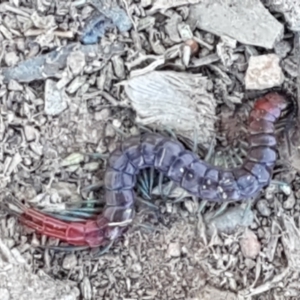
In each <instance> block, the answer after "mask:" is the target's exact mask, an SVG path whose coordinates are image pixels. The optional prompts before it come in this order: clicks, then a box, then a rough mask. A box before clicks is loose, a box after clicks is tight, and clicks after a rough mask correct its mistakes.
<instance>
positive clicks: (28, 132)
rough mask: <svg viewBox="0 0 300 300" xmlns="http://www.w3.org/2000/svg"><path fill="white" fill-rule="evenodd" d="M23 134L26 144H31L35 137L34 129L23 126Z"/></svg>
mask: <svg viewBox="0 0 300 300" xmlns="http://www.w3.org/2000/svg"><path fill="white" fill-rule="evenodd" d="M24 134H25V138H26V141H27V142H32V141H34V140H35V138H36V136H37V132H36V129H35V128H34V127H33V126H29V125H26V126H24Z"/></svg>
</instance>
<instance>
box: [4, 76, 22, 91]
mask: <svg viewBox="0 0 300 300" xmlns="http://www.w3.org/2000/svg"><path fill="white" fill-rule="evenodd" d="M7 88H8V90H9V91H23V86H22V85H21V84H19V83H18V82H17V81H15V80H13V79H12V80H10V81H9V83H8V87H7Z"/></svg>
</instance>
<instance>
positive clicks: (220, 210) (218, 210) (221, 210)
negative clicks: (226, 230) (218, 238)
mask: <svg viewBox="0 0 300 300" xmlns="http://www.w3.org/2000/svg"><path fill="white" fill-rule="evenodd" d="M228 204H229V203H228V202H224V203H222V205H221V206H220V207H219V208H218V209H217V210H216V211H215V213H214V214H213V216H212V218H215V217H217V216H219V215H221V214H222V213H223V212H224V211H225V210H226V208H227V207H228Z"/></svg>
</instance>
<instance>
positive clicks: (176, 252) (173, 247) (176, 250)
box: [167, 243, 181, 258]
mask: <svg viewBox="0 0 300 300" xmlns="http://www.w3.org/2000/svg"><path fill="white" fill-rule="evenodd" d="M180 253H181V249H180V244H179V243H170V244H169V247H168V250H167V257H169V258H171V257H179V256H180Z"/></svg>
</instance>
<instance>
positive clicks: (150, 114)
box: [124, 71, 216, 148]
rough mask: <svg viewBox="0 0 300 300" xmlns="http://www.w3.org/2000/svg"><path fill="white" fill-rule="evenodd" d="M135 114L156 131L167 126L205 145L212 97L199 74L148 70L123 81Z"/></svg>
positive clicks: (212, 118) (211, 119) (210, 123)
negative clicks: (143, 73)
mask: <svg viewBox="0 0 300 300" xmlns="http://www.w3.org/2000/svg"><path fill="white" fill-rule="evenodd" d="M124 85H125V92H126V94H127V96H128V97H129V99H130V100H131V103H132V106H133V108H134V109H135V111H136V113H137V117H136V122H137V123H140V124H142V125H148V126H150V127H152V128H155V127H157V128H158V129H160V130H163V129H165V128H170V129H171V130H174V132H175V133H176V134H177V135H179V136H183V137H185V138H189V139H190V140H193V138H194V137H195V136H196V140H197V142H198V143H200V144H201V145H203V146H205V147H206V148H208V147H209V145H210V144H211V143H212V140H213V135H214V124H215V120H216V118H215V107H216V103H215V99H214V98H213V97H212V95H211V93H210V92H209V86H210V82H209V81H208V80H207V78H205V77H203V76H202V75H192V74H188V73H180V72H172V71H152V72H149V73H146V74H145V75H140V76H135V77H133V78H131V79H129V80H128V81H126V82H124Z"/></svg>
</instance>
